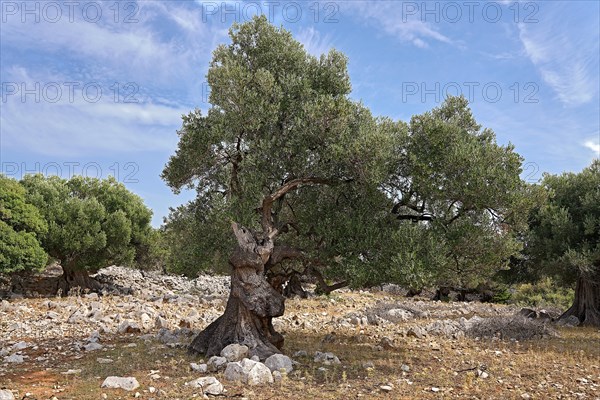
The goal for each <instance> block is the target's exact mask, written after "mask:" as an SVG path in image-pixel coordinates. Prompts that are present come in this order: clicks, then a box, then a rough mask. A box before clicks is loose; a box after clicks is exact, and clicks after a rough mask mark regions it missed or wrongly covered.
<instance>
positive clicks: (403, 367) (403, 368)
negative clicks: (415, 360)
mask: <svg viewBox="0 0 600 400" xmlns="http://www.w3.org/2000/svg"><path fill="white" fill-rule="evenodd" d="M400 369H401V370H402V371H403V372H409V371H410V367H409V366H408V365H406V364H402V366H400Z"/></svg>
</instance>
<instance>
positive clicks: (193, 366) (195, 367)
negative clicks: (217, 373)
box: [190, 363, 208, 374]
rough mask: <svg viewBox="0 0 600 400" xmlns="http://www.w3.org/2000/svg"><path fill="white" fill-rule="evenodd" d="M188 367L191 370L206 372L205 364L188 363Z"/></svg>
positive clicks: (206, 366)
mask: <svg viewBox="0 0 600 400" xmlns="http://www.w3.org/2000/svg"><path fill="white" fill-rule="evenodd" d="M190 368H191V369H192V371H196V372H200V373H201V374H205V373H206V372H208V365H207V364H196V363H190Z"/></svg>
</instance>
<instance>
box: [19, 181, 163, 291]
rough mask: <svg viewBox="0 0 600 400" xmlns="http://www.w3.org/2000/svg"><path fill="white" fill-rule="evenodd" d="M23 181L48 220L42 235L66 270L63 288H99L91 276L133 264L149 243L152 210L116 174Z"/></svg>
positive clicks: (61, 285)
mask: <svg viewBox="0 0 600 400" xmlns="http://www.w3.org/2000/svg"><path fill="white" fill-rule="evenodd" d="M22 184H23V186H24V187H25V189H26V192H27V196H26V197H27V200H28V201H29V202H30V203H32V204H34V205H35V206H37V208H38V209H39V210H40V212H41V213H42V215H43V216H44V219H45V220H46V222H47V224H48V230H47V232H46V233H45V234H43V235H42V236H41V237H40V239H41V243H42V246H43V247H44V249H45V250H46V252H47V253H48V254H49V255H50V257H52V258H54V259H55V260H58V261H59V262H60V265H61V266H62V268H63V271H64V273H63V278H64V279H63V280H62V281H61V283H60V285H59V286H60V287H59V288H60V289H62V290H63V293H67V292H68V291H69V290H70V289H71V288H72V287H75V286H79V287H84V288H96V287H97V283H96V282H95V281H94V280H92V279H91V278H90V277H89V272H94V271H96V270H98V269H100V268H102V267H105V266H108V265H111V264H125V265H131V264H132V263H133V261H134V258H135V255H136V248H137V247H138V246H140V245H142V244H143V243H145V242H146V241H147V235H148V234H149V232H150V218H151V216H152V213H151V211H150V210H149V209H148V208H147V207H146V206H145V205H144V203H143V201H142V199H141V198H140V197H138V196H137V195H135V194H133V193H131V192H130V191H129V190H127V188H126V187H125V186H124V185H123V184H120V183H118V182H117V181H116V180H115V179H114V178H112V177H109V178H108V179H104V180H100V179H96V178H84V177H81V176H75V177H73V178H71V179H69V180H65V179H61V178H60V177H57V176H49V177H45V176H43V175H29V176H26V177H25V178H23V180H22Z"/></svg>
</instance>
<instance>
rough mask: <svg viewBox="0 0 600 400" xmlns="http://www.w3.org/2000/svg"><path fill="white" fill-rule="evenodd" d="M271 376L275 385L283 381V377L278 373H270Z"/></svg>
mask: <svg viewBox="0 0 600 400" xmlns="http://www.w3.org/2000/svg"><path fill="white" fill-rule="evenodd" d="M271 375H273V382H275V383H281V381H282V380H283V375H282V374H281V372H279V371H272V372H271Z"/></svg>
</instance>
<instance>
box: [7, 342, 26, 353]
mask: <svg viewBox="0 0 600 400" xmlns="http://www.w3.org/2000/svg"><path fill="white" fill-rule="evenodd" d="M28 347H29V343H27V342H18V343H15V344H13V346H12V348H11V350H12V351H13V352H14V351H21V350H25V349H26V348H28Z"/></svg>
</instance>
